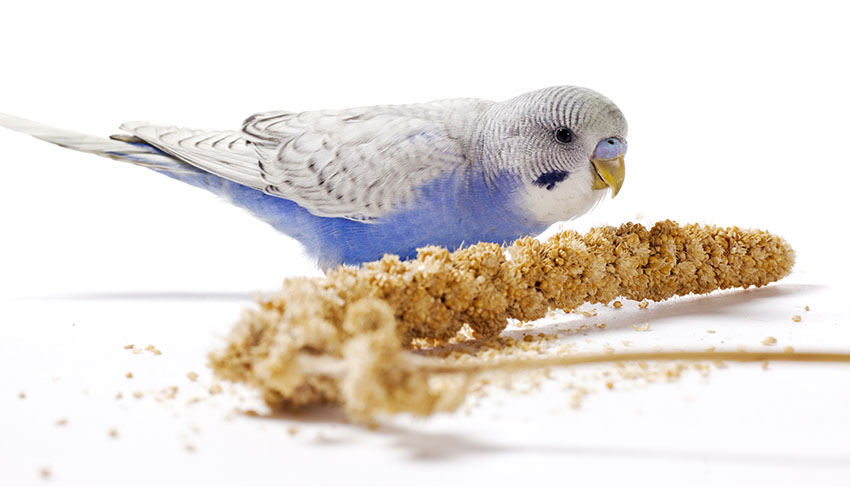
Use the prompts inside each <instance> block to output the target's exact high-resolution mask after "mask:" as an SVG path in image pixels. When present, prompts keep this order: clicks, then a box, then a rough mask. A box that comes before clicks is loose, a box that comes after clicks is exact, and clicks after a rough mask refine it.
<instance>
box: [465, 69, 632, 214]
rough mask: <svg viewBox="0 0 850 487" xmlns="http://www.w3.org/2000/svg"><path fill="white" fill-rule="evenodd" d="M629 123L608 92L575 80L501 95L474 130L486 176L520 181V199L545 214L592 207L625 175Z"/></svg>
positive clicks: (534, 209) (485, 112)
mask: <svg viewBox="0 0 850 487" xmlns="http://www.w3.org/2000/svg"><path fill="white" fill-rule="evenodd" d="M627 133H628V127H627V124H626V119H625V117H624V116H623V114H622V112H621V111H620V109H619V108H617V106H616V105H615V104H614V103H613V102H612V101H611V100H609V99H608V98H606V97H604V96H602V95H601V94H599V93H597V92H595V91H593V90H590V89H587V88H580V87H574V86H556V87H552V88H545V89H542V90H538V91H533V92H531V93H526V94H524V95H520V96H518V97H516V98H512V99H510V100H507V101H504V102H501V103H495V104H493V105H492V106H490V107H489V108H488V109H487V110H486V111H484V112H483V113H482V115H481V118H479V120H478V123H477V124H476V127H475V134H474V136H473V140H474V142H473V143H474V145H475V149H476V151H477V156H478V157H479V158H480V160H482V161H483V162H484V167H485V171H486V172H487V173H488V176H490V177H495V176H498V175H504V174H511V175H514V176H515V177H518V178H519V180H520V181H521V186H520V187H521V191H520V192H521V193H522V194H520V195H519V196H520V197H521V198H522V200H523V201H522V202H521V204H522V205H523V206H525V207H529V208H531V209H532V210H531V214H532V215H531V216H533V217H534V218H537V219H539V220H540V221H553V222H554V221H558V220H563V219H567V218H566V217H569V218H571V217H574V216H577V215H579V214H582V213H584V212H586V211H588V210H589V209H590V208H592V207H593V205H595V204H596V203H597V202H598V201H599V200H600V199H601V197H602V196H603V195H604V194H605V192H606V190H608V189H611V190H612V194H613V195H616V193H617V191H619V189H620V186H621V185H622V182H623V177H624V175H625V172H624V171H625V170H624V165H623V156H624V154H625V151H626V148H627V143H626V135H627Z"/></svg>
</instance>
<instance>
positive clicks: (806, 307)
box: [803, 305, 811, 311]
mask: <svg viewBox="0 0 850 487" xmlns="http://www.w3.org/2000/svg"><path fill="white" fill-rule="evenodd" d="M803 309H804V310H806V311H811V310H810V309H809V305H806V306H803Z"/></svg>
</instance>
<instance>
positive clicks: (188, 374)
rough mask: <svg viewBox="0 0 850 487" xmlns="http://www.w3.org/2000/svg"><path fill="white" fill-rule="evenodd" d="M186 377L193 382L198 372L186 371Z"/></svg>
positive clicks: (196, 378)
mask: <svg viewBox="0 0 850 487" xmlns="http://www.w3.org/2000/svg"><path fill="white" fill-rule="evenodd" d="M186 377H188V378H189V380H190V381H192V382H195V381H196V380H198V374H197V373H195V372H189V373H187V374H186Z"/></svg>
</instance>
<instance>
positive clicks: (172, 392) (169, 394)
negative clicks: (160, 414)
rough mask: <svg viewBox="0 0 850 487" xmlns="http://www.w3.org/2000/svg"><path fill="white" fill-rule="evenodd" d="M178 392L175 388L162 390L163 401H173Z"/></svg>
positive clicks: (169, 387)
mask: <svg viewBox="0 0 850 487" xmlns="http://www.w3.org/2000/svg"><path fill="white" fill-rule="evenodd" d="M178 390H179V389H178V387H177V386H168V387H166V388H165V389H163V390H162V397H163V398H164V399H174V398H175V397H176V396H177V391H178Z"/></svg>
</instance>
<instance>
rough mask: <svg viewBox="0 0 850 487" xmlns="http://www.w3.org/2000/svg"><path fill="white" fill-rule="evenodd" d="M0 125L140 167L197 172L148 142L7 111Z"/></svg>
mask: <svg viewBox="0 0 850 487" xmlns="http://www.w3.org/2000/svg"><path fill="white" fill-rule="evenodd" d="M0 126H3V127H6V128H8V129H10V130H14V131H16V132H21V133H24V134H28V135H31V136H33V137H35V138H38V139H41V140H44V141H46V142H50V143H51V144H56V145H58V146H61V147H65V148H68V149H73V150H77V151H81V152H88V153H90V154H96V155H99V156H102V157H108V158H110V159H117V160H120V161H126V162H131V163H133V164H136V165H139V166H145V167H150V168H153V169H161V170H166V171H170V172H177V171H188V172H195V171H194V170H193V169H191V167H187V166H186V164H185V163H184V162H182V161H180V160H178V159H175V158H173V157H170V156H168V155H165V154H163V153H161V152H159V151H158V150H156V149H154V148H153V147H151V146H148V145H145V144H133V143H129V142H124V141H120V140H112V139H108V138H105V137H97V136H94V135H87V134H82V133H79V132H74V131H71V130H64V129H58V128H55V127H51V126H49V125H44V124H41V123H38V122H33V121H31V120H27V119H24V118H20V117H14V116H12V115H6V114H4V113H0Z"/></svg>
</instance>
